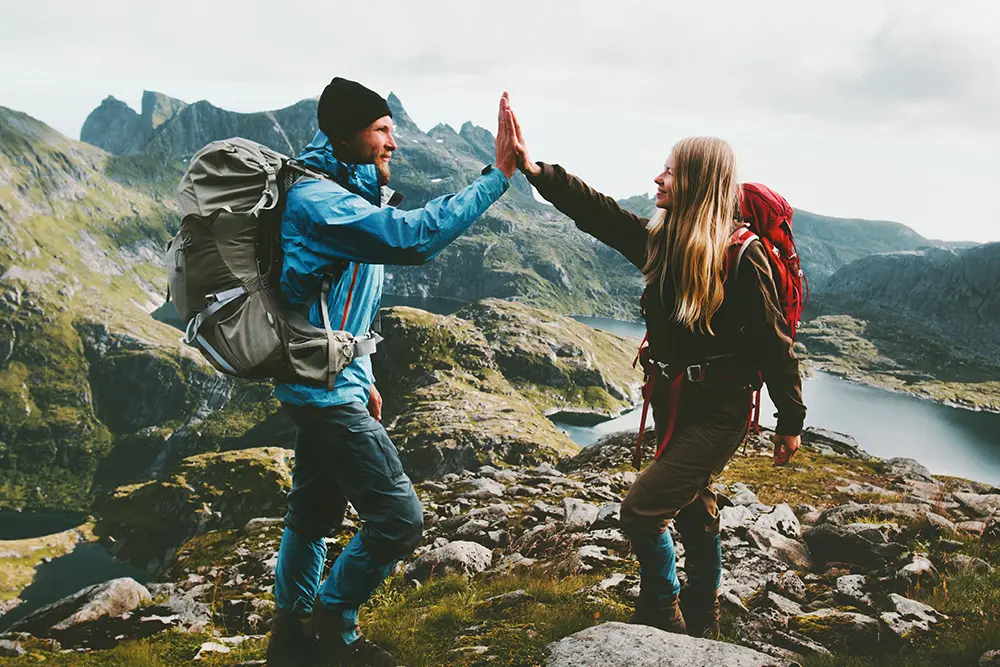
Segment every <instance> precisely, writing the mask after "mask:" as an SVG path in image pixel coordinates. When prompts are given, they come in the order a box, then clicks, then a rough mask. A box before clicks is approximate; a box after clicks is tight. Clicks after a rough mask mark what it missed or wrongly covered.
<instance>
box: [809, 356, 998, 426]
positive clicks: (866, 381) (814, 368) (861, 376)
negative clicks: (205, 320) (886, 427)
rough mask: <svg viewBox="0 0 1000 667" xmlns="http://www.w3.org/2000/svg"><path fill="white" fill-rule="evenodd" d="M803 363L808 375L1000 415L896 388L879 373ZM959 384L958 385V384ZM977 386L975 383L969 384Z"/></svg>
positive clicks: (993, 409) (994, 409) (991, 409)
mask: <svg viewBox="0 0 1000 667" xmlns="http://www.w3.org/2000/svg"><path fill="white" fill-rule="evenodd" d="M802 361H803V362H805V363H804V364H803V366H804V370H805V372H806V374H808V373H826V374H827V375H831V376H833V377H836V378H837V379H838V380H843V381H845V382H850V383H852V384H856V385H858V386H862V387H872V388H874V389H882V390H884V391H888V392H892V393H894V394H902V395H904V396H910V397H913V398H915V399H918V400H922V401H930V402H931V403H937V404H938V405H943V406H945V407H949V408H957V409H960V410H967V411H969V412H985V413H988V414H1000V405H998V406H997V407H993V406H991V405H966V404H964V403H959V402H956V401H953V400H949V399H944V398H938V397H936V396H933V395H930V394H929V393H927V391H926V389H923V390H921V389H920V388H914V389H910V388H907V387H905V386H904V387H900V386H894V385H893V384H891V383H889V382H886V381H885V380H883V379H882V377H883V376H881V375H880V374H878V373H866V372H864V371H861V370H858V369H856V368H852V369H844V368H843V367H841V366H838V365H836V364H831V363H830V362H828V361H821V360H817V359H813V358H811V357H809V356H803V357H802ZM956 384H957V383H956ZM967 384H975V383H967Z"/></svg>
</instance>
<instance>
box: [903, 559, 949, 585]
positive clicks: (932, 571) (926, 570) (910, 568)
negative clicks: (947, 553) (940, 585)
mask: <svg viewBox="0 0 1000 667" xmlns="http://www.w3.org/2000/svg"><path fill="white" fill-rule="evenodd" d="M897 574H898V576H899V577H901V578H903V579H904V580H906V581H907V582H908V583H909V585H911V586H916V585H917V584H920V585H922V586H932V585H934V584H935V583H936V582H937V581H938V579H939V578H940V577H939V575H938V571H937V568H935V567H934V564H933V563H931V561H930V560H928V559H927V557H926V556H922V555H920V554H915V555H914V556H913V557H912V559H911V560H910V562H909V563H907V564H906V565H904V566H903V567H902V568H900V570H899V572H898V573H897Z"/></svg>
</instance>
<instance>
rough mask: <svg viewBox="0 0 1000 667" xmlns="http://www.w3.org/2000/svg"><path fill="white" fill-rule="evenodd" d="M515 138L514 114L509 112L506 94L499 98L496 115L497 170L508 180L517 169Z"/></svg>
mask: <svg viewBox="0 0 1000 667" xmlns="http://www.w3.org/2000/svg"><path fill="white" fill-rule="evenodd" d="M516 144H517V137H516V135H515V130H514V114H513V113H511V110H510V102H509V101H508V99H507V92H506V91H504V94H503V96H502V97H501V98H500V111H499V113H498V114H497V146H496V151H497V159H496V164H497V169H499V170H500V171H502V172H503V175H504V176H506V177H507V178H510V177H511V176H513V175H514V170H515V169H517V145H516Z"/></svg>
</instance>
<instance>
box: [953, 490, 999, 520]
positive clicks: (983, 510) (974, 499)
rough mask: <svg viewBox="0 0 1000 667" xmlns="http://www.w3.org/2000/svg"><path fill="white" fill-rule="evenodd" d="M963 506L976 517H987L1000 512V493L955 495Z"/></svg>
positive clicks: (959, 493)
mask: <svg viewBox="0 0 1000 667" xmlns="http://www.w3.org/2000/svg"><path fill="white" fill-rule="evenodd" d="M952 495H953V496H954V498H955V500H957V501H958V502H959V504H961V505H962V507H963V508H965V509H967V510H969V511H970V512H972V513H973V514H974V515H976V516H980V517H987V516H992V515H994V514H997V513H998V512H1000V493H961V492H958V493H953V494H952Z"/></svg>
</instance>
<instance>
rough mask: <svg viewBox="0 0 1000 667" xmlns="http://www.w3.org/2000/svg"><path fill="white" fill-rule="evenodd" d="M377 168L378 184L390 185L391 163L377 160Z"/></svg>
mask: <svg viewBox="0 0 1000 667" xmlns="http://www.w3.org/2000/svg"><path fill="white" fill-rule="evenodd" d="M375 170H376V171H378V184H379V185H389V175H390V173H391V172H390V171H389V163H388V162H376V163H375Z"/></svg>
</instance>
